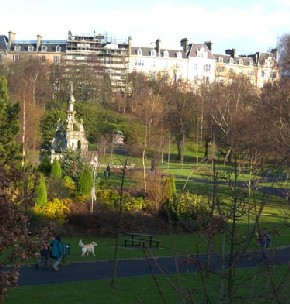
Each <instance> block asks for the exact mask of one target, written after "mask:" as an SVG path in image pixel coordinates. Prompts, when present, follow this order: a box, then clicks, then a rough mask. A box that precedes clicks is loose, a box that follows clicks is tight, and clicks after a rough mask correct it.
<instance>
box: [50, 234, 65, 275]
mask: <svg viewBox="0 0 290 304" xmlns="http://www.w3.org/2000/svg"><path fill="white" fill-rule="evenodd" d="M50 248H51V257H52V258H53V259H54V260H55V261H54V263H53V265H52V268H53V270H54V271H58V270H59V268H58V266H59V264H60V262H61V260H62V258H63V244H62V242H61V238H60V236H59V235H57V236H56V237H55V238H54V239H53V240H52V241H51V242H50Z"/></svg>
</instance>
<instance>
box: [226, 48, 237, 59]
mask: <svg viewBox="0 0 290 304" xmlns="http://www.w3.org/2000/svg"><path fill="white" fill-rule="evenodd" d="M225 54H227V55H231V57H233V58H235V55H236V49H231V50H230V49H228V50H225Z"/></svg>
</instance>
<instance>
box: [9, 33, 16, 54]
mask: <svg viewBox="0 0 290 304" xmlns="http://www.w3.org/2000/svg"><path fill="white" fill-rule="evenodd" d="M14 40H15V33H13V32H12V31H9V32H8V47H9V50H10V49H11V45H12V43H14Z"/></svg>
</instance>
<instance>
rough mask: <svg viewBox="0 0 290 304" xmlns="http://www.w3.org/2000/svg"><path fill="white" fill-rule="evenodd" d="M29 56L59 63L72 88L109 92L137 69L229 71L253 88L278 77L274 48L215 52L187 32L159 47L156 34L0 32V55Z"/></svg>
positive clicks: (220, 78) (154, 73)
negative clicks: (148, 40)
mask: <svg viewBox="0 0 290 304" xmlns="http://www.w3.org/2000/svg"><path fill="white" fill-rule="evenodd" d="M29 57H35V58H37V59H38V60H39V61H40V62H43V63H48V64H51V63H53V64H59V65H62V66H63V68H64V70H63V74H64V76H65V77H67V79H68V80H71V81H73V82H74V84H75V88H76V90H77V91H79V90H81V89H84V90H85V91H87V92H89V91H90V90H94V89H95V88H96V87H100V85H99V86H97V82H98V81H102V82H103V84H104V85H107V86H108V87H109V88H110V90H111V91H112V92H124V91H125V90H126V87H127V76H128V73H131V72H139V73H143V74H145V75H147V76H148V77H151V78H152V77H164V76H165V75H166V77H168V79H169V80H171V81H176V80H181V81H184V82H188V83H190V84H191V85H192V86H195V87H198V86H200V85H202V84H209V83H213V82H217V83H220V84H224V85H227V84H230V83H231V82H232V80H233V78H234V77H247V78H248V79H249V80H250V81H251V83H252V84H253V85H254V86H256V87H257V89H258V88H261V87H263V85H264V84H266V83H268V82H274V81H277V80H279V78H280V76H279V75H280V73H279V67H278V64H277V60H276V55H275V51H273V52H269V53H261V52H256V53H254V54H250V55H236V52H235V49H228V50H225V53H224V54H215V53H214V52H213V50H212V42H211V41H206V42H204V43H189V41H188V39H187V38H183V39H181V41H180V46H179V47H177V48H174V49H172V48H165V47H163V46H162V44H161V41H160V39H157V40H156V41H155V43H154V44H152V45H151V46H150V47H148V46H142V45H140V46H135V45H134V43H133V40H132V38H131V37H128V39H127V40H126V41H121V40H117V39H113V38H110V37H108V36H107V35H103V34H97V33H95V32H94V33H92V34H73V33H71V32H70V31H69V32H68V37H67V40H43V39H42V36H41V35H37V36H36V39H35V40H29V41H21V40H16V39H15V33H13V32H9V33H8V37H7V36H5V35H0V61H1V63H2V64H5V63H7V62H9V61H10V62H19V61H21V60H25V59H27V58H29Z"/></svg>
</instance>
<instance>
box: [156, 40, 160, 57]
mask: <svg viewBox="0 0 290 304" xmlns="http://www.w3.org/2000/svg"><path fill="white" fill-rule="evenodd" d="M160 42H161V41H160V39H157V40H156V46H155V49H156V53H157V54H158V55H159V54H160Z"/></svg>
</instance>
